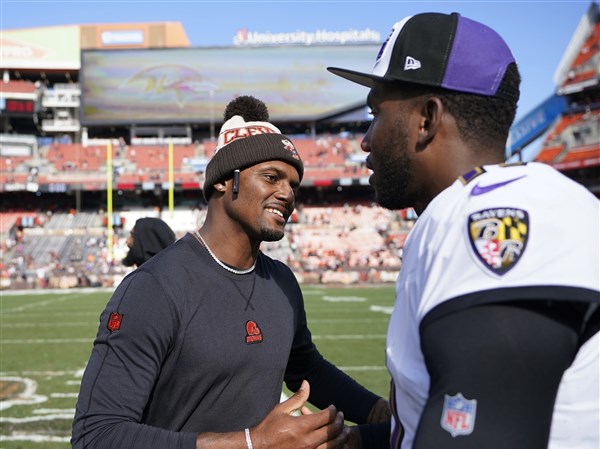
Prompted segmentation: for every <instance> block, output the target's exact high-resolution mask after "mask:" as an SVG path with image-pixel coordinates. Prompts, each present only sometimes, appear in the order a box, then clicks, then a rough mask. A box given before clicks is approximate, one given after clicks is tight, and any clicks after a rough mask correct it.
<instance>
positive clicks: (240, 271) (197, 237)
mask: <svg viewBox="0 0 600 449" xmlns="http://www.w3.org/2000/svg"><path fill="white" fill-rule="evenodd" d="M193 235H194V237H196V240H198V243H200V244H201V245H202V246H204V247H205V248H206V251H208V254H210V257H212V258H213V260H214V261H215V262H217V263H218V264H219V266H220V267H221V268H223V269H224V270H227V271H229V272H230V273H233V274H248V273H252V271H254V268H256V260H255V261H254V263H253V264H252V266H251V267H250V268H248V269H246V270H236V269H235V268H231V267H230V266H229V265H226V264H224V263H223V262H221V261H220V260H219V258H218V257H217V256H215V255H214V253H213V252H212V251H211V250H210V248H209V247H208V245H207V244H206V242H205V241H204V239H203V238H202V236H201V235H200V233H199V232H198V230H196V232H194V234H193Z"/></svg>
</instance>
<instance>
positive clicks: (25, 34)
mask: <svg viewBox="0 0 600 449" xmlns="http://www.w3.org/2000/svg"><path fill="white" fill-rule="evenodd" d="M189 46H190V42H189V39H188V37H187V35H186V33H185V30H184V29H183V26H182V24H181V23H180V22H158V23H154V22H146V23H115V24H91V25H65V26H51V27H39V28H21V29H15V30H2V36H1V38H0V48H2V58H1V59H0V69H2V70H11V69H12V70H19V71H27V70H36V71H47V70H48V71H78V70H79V69H80V68H81V60H80V52H81V50H85V49H92V48H95V49H105V48H106V49H123V48H150V47H152V48H156V47H167V48H168V47H189Z"/></svg>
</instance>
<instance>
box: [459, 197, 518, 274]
mask: <svg viewBox="0 0 600 449" xmlns="http://www.w3.org/2000/svg"><path fill="white" fill-rule="evenodd" d="M467 226H468V235H469V241H470V242H471V247H472V248H473V251H474V252H475V255H476V256H477V259H478V260H480V261H481V262H482V263H483V265H484V266H485V267H486V268H487V269H489V270H490V271H492V272H493V273H495V274H497V275H500V276H502V275H504V274H506V273H507V272H508V271H509V270H510V269H511V268H513V267H514V266H515V265H516V264H517V262H518V261H519V259H520V258H521V256H522V255H523V253H524V252H525V248H526V247H527V240H528V239H529V214H528V213H527V211H524V210H522V209H516V208H512V207H497V208H493V209H485V210H480V211H478V212H474V213H472V214H471V215H469V220H468V224H467Z"/></svg>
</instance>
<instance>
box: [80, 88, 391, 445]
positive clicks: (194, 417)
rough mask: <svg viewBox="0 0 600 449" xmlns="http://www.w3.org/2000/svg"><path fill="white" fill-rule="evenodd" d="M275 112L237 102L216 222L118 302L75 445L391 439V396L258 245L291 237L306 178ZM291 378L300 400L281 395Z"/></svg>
mask: <svg viewBox="0 0 600 449" xmlns="http://www.w3.org/2000/svg"><path fill="white" fill-rule="evenodd" d="M268 118H269V115H268V110H267V108H266V105H265V104H264V103H263V102H261V101H260V100H257V99H256V98H254V97H249V96H243V97H238V98H237V99H235V100H233V101H232V102H231V103H230V104H229V105H228V106H227V108H226V110H225V114H224V120H225V123H224V125H223V127H222V129H221V132H220V134H219V138H218V145H217V152H216V153H215V155H214V156H213V157H212V159H211V160H210V162H209V163H208V165H207V167H206V172H205V178H206V180H205V183H204V196H205V198H206V200H207V203H208V208H207V215H206V220H205V222H204V223H203V224H202V226H201V227H200V228H199V229H198V230H196V231H195V232H193V233H188V234H186V235H184V236H183V237H182V238H181V239H179V240H178V241H176V242H175V243H173V244H172V245H170V246H169V247H168V248H166V249H165V250H163V251H161V252H160V253H158V254H157V255H155V256H154V257H152V259H150V260H149V261H147V262H145V263H144V264H143V265H142V266H141V267H140V268H138V269H137V270H135V271H134V272H133V273H131V274H129V275H128V276H127V277H125V279H124V280H123V282H122V283H121V284H120V285H119V287H118V288H117V289H116V291H115V292H114V294H113V296H112V298H111V299H110V300H109V302H108V305H107V307H106V309H105V310H104V312H103V313H102V315H101V318H100V328H99V331H98V335H97V337H96V340H95V342H94V348H93V351H92V354H91V357H90V360H89V363H88V365H87V367H86V370H85V374H84V376H83V379H82V383H81V389H80V393H79V399H78V402H77V406H76V411H75V418H74V421H73V437H72V444H73V447H74V449H83V448H86V449H92V448H94V449H100V448H106V449H108V448H110V449H116V448H120V447H123V448H128V449H138V448H139V449H148V448H153V447H155V448H161V449H169V448H173V449H194V448H197V449H200V448H211V449H220V448H230V449H238V448H239V449H241V448H246V449H253V448H256V449H269V448H272V449H288V448H289V449H292V448H304V449H314V448H318V449H335V448H340V449H360V448H361V447H363V448H365V449H367V448H373V449H376V448H378V447H387V446H388V437H389V429H390V419H391V416H390V410H389V405H388V402H387V401H386V400H385V399H383V398H381V397H379V396H378V395H376V394H374V393H372V392H371V391H369V390H367V389H365V388H364V387H362V386H361V385H359V384H358V383H357V382H355V381H354V380H353V379H352V378H350V377H349V376H348V375H346V374H345V373H343V372H342V371H340V370H339V369H338V368H336V367H335V366H334V365H333V364H332V363H330V362H329V361H327V360H326V359H325V358H324V357H323V356H322V355H321V354H320V353H319V351H318V350H317V348H316V347H315V345H314V343H313V341H312V337H311V333H310V331H309V329H308V326H307V318H306V312H305V310H304V300H303V297H302V292H301V289H300V286H299V285H298V282H297V280H296V278H295V276H294V274H293V273H292V271H291V270H290V268H289V267H287V266H286V265H285V264H284V263H282V262H280V261H278V260H274V259H271V258H270V257H268V256H266V255H265V254H263V253H262V252H261V251H260V245H261V242H263V241H277V240H280V239H281V238H283V236H284V228H285V225H286V223H287V221H288V219H289V218H290V216H291V214H292V212H293V210H294V207H295V198H296V193H297V190H298V186H299V185H300V180H301V179H302V175H303V173H304V166H303V164H302V160H301V159H300V156H299V154H298V151H297V149H296V147H295V146H294V144H293V143H292V141H291V140H290V139H289V138H288V137H287V136H285V135H283V134H281V132H280V131H279V129H277V128H276V127H275V126H274V125H273V124H271V123H269V122H268V121H267V120H268ZM284 382H285V384H286V385H287V387H288V388H289V389H290V390H291V391H293V392H294V395H293V396H292V397H291V398H290V399H288V400H286V401H284V402H281V403H280V398H281V392H282V386H283V383H284ZM306 401H310V402H311V403H312V404H313V405H314V406H316V408H318V409H319V410H317V411H316V412H314V413H311V412H310V410H309V409H308V408H307V407H306V406H305V405H304V404H305V402H306ZM294 412H299V415H296V414H295V413H294ZM344 419H347V420H349V421H352V422H354V423H356V424H359V425H358V426H350V427H347V426H345V425H344Z"/></svg>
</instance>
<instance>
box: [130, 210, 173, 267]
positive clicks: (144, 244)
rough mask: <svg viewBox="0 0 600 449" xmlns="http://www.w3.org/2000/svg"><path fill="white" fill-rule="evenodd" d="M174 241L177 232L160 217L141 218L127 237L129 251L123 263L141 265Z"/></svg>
mask: <svg viewBox="0 0 600 449" xmlns="http://www.w3.org/2000/svg"><path fill="white" fill-rule="evenodd" d="M174 241H175V233H174V232H173V230H172V229H171V228H170V227H169V225H168V224H167V223H165V222H164V221H162V220H161V219H160V218H154V217H144V218H139V219H138V220H136V222H135V225H134V226H133V228H132V229H131V232H130V233H129V236H128V237H127V246H128V247H129V252H128V253H127V255H126V256H125V258H124V259H123V261H122V262H123V265H125V266H126V267H132V266H137V267H139V266H140V265H142V264H143V263H144V262H146V261H147V260H148V259H150V258H151V257H152V256H154V255H156V254H157V253H158V252H159V251H162V250H163V249H165V248H166V247H167V246H169V245H170V244H171V243H173V242H174Z"/></svg>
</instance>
